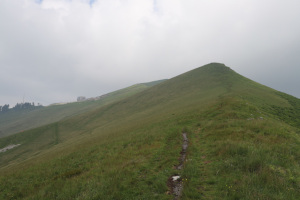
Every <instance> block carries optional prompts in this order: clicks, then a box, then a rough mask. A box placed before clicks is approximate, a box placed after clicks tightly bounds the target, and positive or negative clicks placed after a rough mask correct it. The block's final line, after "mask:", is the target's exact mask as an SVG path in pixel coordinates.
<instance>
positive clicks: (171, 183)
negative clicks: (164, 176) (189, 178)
mask: <svg viewBox="0 0 300 200" xmlns="http://www.w3.org/2000/svg"><path fill="white" fill-rule="evenodd" d="M182 137H183V144H182V150H181V152H180V158H179V164H178V165H177V166H176V169H178V170H181V169H182V168H183V163H184V161H185V158H186V152H187V148H188V138H187V133H182ZM167 185H168V187H169V191H171V194H173V195H174V200H178V199H179V198H180V196H181V194H182V190H183V181H182V178H181V177H180V176H179V175H177V174H176V175H172V176H170V177H169V179H168V182H167Z"/></svg>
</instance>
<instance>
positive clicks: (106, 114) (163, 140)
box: [0, 64, 300, 199]
mask: <svg viewBox="0 0 300 200" xmlns="http://www.w3.org/2000/svg"><path fill="white" fill-rule="evenodd" d="M297 110H299V99H296V98H293V97H290V96H285V95H283V94H279V93H278V92H276V91H275V90H272V89H270V88H267V87H265V86H262V85H260V84H257V83H255V82H253V81H251V80H248V79H246V78H244V77H242V76H240V75H238V74H236V73H235V72H233V71H232V70H230V69H229V68H227V67H225V66H223V65H221V64H210V65H207V66H204V67H201V68H198V69H195V70H193V71H191V72H187V73H185V74H182V75H180V76H178V77H175V78H173V79H170V80H168V81H165V82H164V83H162V84H159V85H157V86H154V87H151V88H149V89H147V90H144V91H142V92H140V93H137V94H135V95H133V96H131V97H129V98H126V99H123V100H121V101H118V102H115V103H112V104H108V105H106V106H104V107H101V108H99V109H96V110H93V111H90V112H88V113H84V114H81V115H77V116H74V117H72V118H69V119H66V120H63V121H59V122H57V123H54V124H50V125H47V126H44V127H40V128H37V129H34V130H30V131H25V132H24V133H21V134H16V135H14V136H10V137H7V138H3V139H1V140H0V145H1V146H5V145H7V144H9V143H13V144H16V143H21V145H20V146H19V147H17V148H15V149H12V150H10V151H8V152H6V153H3V154H0V161H1V162H0V163H1V165H2V168H1V170H0V174H1V178H0V188H1V190H2V192H1V194H0V198H5V199H8V198H25V199H26V198H27V199H41V198H43V199H54V198H57V199H87V198H88V199H172V197H171V196H170V195H167V193H166V192H167V189H168V188H167V186H166V181H167V179H168V177H169V176H170V175H173V174H176V173H179V174H181V175H182V176H183V177H184V179H185V184H184V193H183V199H258V198H259V199H299V197H300V194H299V178H298V177H299V175H300V174H299V172H300V168H299V161H300V151H299V150H300V148H299V143H300V139H299V128H300V127H299V126H298V125H297V120H295V117H296V118H297V116H298V117H299V112H297ZM290 111H295V112H293V116H294V117H286V116H285V115H281V114H279V113H282V112H283V113H290ZM286 115H287V114H286ZM288 116H289V115H288ZM261 117H262V118H261ZM183 129H185V130H187V131H188V134H189V142H190V144H189V149H188V158H187V159H188V160H187V161H186V163H185V167H184V169H183V171H176V170H175V169H174V168H173V166H174V165H176V164H177V163H178V160H177V159H178V157H179V152H180V150H181V142H182V138H181V135H180V133H181V131H182V130H183ZM20 169H22V170H20Z"/></svg>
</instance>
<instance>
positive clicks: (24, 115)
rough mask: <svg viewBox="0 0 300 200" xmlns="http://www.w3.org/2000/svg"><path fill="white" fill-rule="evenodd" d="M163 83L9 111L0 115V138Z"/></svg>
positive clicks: (146, 84)
mask: <svg viewBox="0 0 300 200" xmlns="http://www.w3.org/2000/svg"><path fill="white" fill-rule="evenodd" d="M163 81H165V80H158V81H152V82H149V83H140V84H135V85H132V86H130V87H127V88H124V89H120V90H117V91H114V92H111V93H108V94H105V95H102V96H101V97H98V98H92V99H97V100H89V101H84V102H74V103H67V104H53V105H50V106H47V107H41V108H39V109H34V110H20V111H15V110H10V112H6V113H0V137H4V136H8V135H11V134H14V133H17V132H21V131H24V130H29V129H32V128H36V127H39V126H42V125H46V124H49V123H53V122H57V121H59V120H62V119H65V118H67V117H70V116H74V115H77V114H80V113H83V112H87V111H89V110H92V109H95V108H99V107H102V106H104V105H107V104H109V103H112V102H115V101H119V100H121V99H123V98H126V97H128V96H130V95H133V94H135V93H138V92H141V91H143V90H145V89H147V88H149V87H151V86H154V85H156V84H158V83H161V82H163Z"/></svg>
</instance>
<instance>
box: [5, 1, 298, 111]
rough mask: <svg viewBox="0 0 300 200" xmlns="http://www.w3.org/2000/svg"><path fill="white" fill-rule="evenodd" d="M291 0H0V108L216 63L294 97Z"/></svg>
mask: <svg viewBox="0 0 300 200" xmlns="http://www.w3.org/2000/svg"><path fill="white" fill-rule="evenodd" d="M299 6H300V2H299V1H297V0H287V1H284V2H283V1H280V0H275V1H274V0H273V1H271V0H268V1H263V2H262V1H259V0H246V1H243V2H239V1H235V0H229V1H226V2H224V1H221V0H217V1H213V2H212V1H201V2H199V1H184V2H182V1H170V0H162V1H156V0H153V1H136V0H128V1H109V0H102V1H99V0H72V1H69V0H18V1H16V0H4V1H1V2H0V24H1V25H2V27H3V29H2V31H1V32H0V43H1V46H0V68H1V72H2V78H1V80H0V91H1V96H0V97H1V98H0V105H3V104H5V103H6V104H7V103H9V104H12V105H13V104H16V103H17V102H21V100H22V99H23V96H24V94H26V98H25V99H26V100H27V101H29V102H32V101H33V102H39V103H41V104H43V105H49V104H51V103H55V102H69V101H75V100H76V98H77V96H86V97H92V96H95V95H96V96H97V95H101V94H106V93H108V92H111V91H115V90H117V89H121V88H124V87H127V86H130V85H133V84H136V83H141V82H149V81H153V80H160V79H165V78H171V77H174V76H176V75H178V74H181V73H184V72H186V71H189V70H192V69H194V68H197V67H199V66H202V65H204V64H206V63H210V62H221V63H225V64H226V65H227V66H229V67H231V68H232V69H233V70H234V71H236V72H237V73H239V74H242V75H243V76H245V77H247V78H250V79H251V80H254V81H256V82H259V83H261V84H263V85H266V86H268V87H271V88H273V89H276V90H278V91H282V92H285V93H287V94H290V95H293V96H295V97H297V98H300V89H299V87H298V85H300V80H299V78H298V75H299V74H300V67H299V63H300V57H299V56H298V54H297V53H298V52H299V51H300V46H299V43H300V36H299V35H300V24H299V23H298V22H299V20H300V13H299V12H298V9H297V8H298V7H299Z"/></svg>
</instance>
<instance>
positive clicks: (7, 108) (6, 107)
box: [1, 104, 9, 112]
mask: <svg viewBox="0 0 300 200" xmlns="http://www.w3.org/2000/svg"><path fill="white" fill-rule="evenodd" d="M8 110H9V104H5V105H4V106H2V110H1V112H7V111H8Z"/></svg>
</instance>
